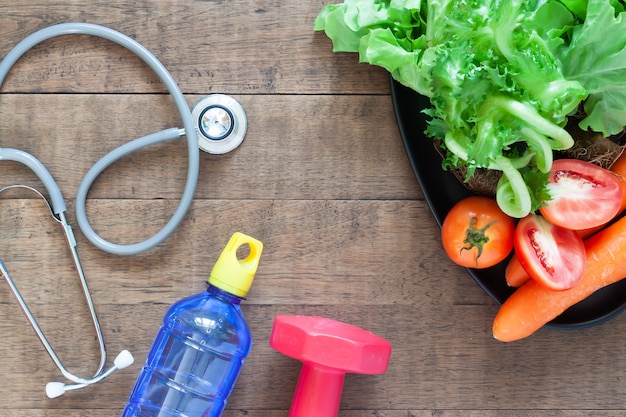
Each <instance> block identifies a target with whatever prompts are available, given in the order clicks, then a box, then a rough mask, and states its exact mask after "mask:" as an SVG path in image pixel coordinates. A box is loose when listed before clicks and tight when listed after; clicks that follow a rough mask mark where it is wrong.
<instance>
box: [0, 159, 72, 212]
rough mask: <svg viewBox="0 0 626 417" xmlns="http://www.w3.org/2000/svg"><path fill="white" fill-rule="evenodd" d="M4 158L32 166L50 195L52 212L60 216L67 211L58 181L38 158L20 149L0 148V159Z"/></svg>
mask: <svg viewBox="0 0 626 417" xmlns="http://www.w3.org/2000/svg"><path fill="white" fill-rule="evenodd" d="M2 160H5V161H13V162H19V163H21V164H24V165H26V166H27V167H28V168H30V169H31V170H32V171H33V172H34V173H35V174H37V176H38V177H39V179H40V180H41V182H42V183H43V185H44V187H46V190H47V191H48V195H49V196H50V204H51V205H52V212H53V213H54V214H56V215H57V216H58V215H59V213H64V212H65V211H67V207H66V206H65V199H64V198H63V195H62V194H61V190H60V189H59V186H58V185H57V183H56V181H54V178H52V175H50V172H49V171H48V170H47V169H46V167H45V166H44V165H43V164H42V163H41V162H40V161H39V160H38V159H37V158H35V157H34V156H32V155H31V154H29V153H28V152H24V151H22V150H20V149H11V148H0V161H2Z"/></svg>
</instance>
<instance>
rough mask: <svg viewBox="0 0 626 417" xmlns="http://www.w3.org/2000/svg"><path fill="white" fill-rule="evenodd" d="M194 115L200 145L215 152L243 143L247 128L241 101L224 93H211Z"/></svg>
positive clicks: (197, 107)
mask: <svg viewBox="0 0 626 417" xmlns="http://www.w3.org/2000/svg"><path fill="white" fill-rule="evenodd" d="M191 115H192V116H193V119H194V120H195V122H196V126H197V127H198V146H199V147H200V149H202V150H203V151H205V152H208V153H212V154H223V153H226V152H230V151H232V150H233V149H235V148H236V147H237V146H239V145H240V144H241V142H243V138H244V137H245V135H246V130H247V129H248V121H247V119H246V112H245V111H244V109H243V107H242V106H241V104H239V102H238V101H237V100H235V99H234V98H232V97H231V96H227V95H224V94H211V95H210V96H207V97H205V98H204V99H202V100H200V101H199V102H198V103H197V104H196V105H195V106H194V108H193V111H192V112H191Z"/></svg>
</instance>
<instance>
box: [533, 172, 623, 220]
mask: <svg viewBox="0 0 626 417" xmlns="http://www.w3.org/2000/svg"><path fill="white" fill-rule="evenodd" d="M549 181H550V182H549V184H548V191H549V192H550V195H551V196H552V198H551V199H550V201H548V202H547V203H546V205H545V206H543V207H541V208H540V209H539V211H540V212H541V214H542V215H543V217H545V218H546V219H547V220H549V221H550V222H552V223H554V224H556V225H557V226H561V227H565V228H568V229H574V230H582V229H589V228H592V227H597V226H601V225H603V224H605V223H607V222H608V221H609V220H611V219H612V218H613V217H615V215H616V214H617V213H618V212H619V210H620V207H621V205H622V188H621V184H620V180H619V179H618V178H617V177H616V176H615V175H614V174H613V173H611V172H610V171H609V170H606V169H604V168H601V167H599V166H597V165H595V164H592V163H591V162H585V161H580V160H577V159H558V160H556V161H554V163H553V164H552V169H551V170H550V179H549Z"/></svg>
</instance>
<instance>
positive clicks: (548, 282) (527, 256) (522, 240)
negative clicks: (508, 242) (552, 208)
mask: <svg viewBox="0 0 626 417" xmlns="http://www.w3.org/2000/svg"><path fill="white" fill-rule="evenodd" d="M513 247H514V248H515V254H516V256H517V258H518V259H519V262H520V264H521V265H522V267H523V268H524V270H525V271H526V272H528V275H529V276H530V277H531V278H532V279H534V280H535V281H536V282H537V283H539V284H540V285H543V286H545V287H547V288H550V289H551V290H559V291H560V290H566V289H569V288H571V287H573V286H574V285H576V284H578V283H579V282H580V280H581V279H582V277H583V272H584V268H585V247H584V245H583V241H582V239H581V238H580V236H578V234H577V233H576V232H575V231H573V230H570V229H565V228H563V227H560V226H556V225H554V224H552V223H550V222H549V221H547V220H546V219H544V218H543V217H541V216H539V215H536V214H529V215H528V216H526V217H524V218H523V219H521V220H520V221H519V223H518V224H517V227H516V228H515V237H514V240H513Z"/></svg>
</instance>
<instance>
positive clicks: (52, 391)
mask: <svg viewBox="0 0 626 417" xmlns="http://www.w3.org/2000/svg"><path fill="white" fill-rule="evenodd" d="M63 394H65V384H64V383H63V382H48V384H47V385H46V395H47V396H48V398H56V397H60V396H61V395H63Z"/></svg>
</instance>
